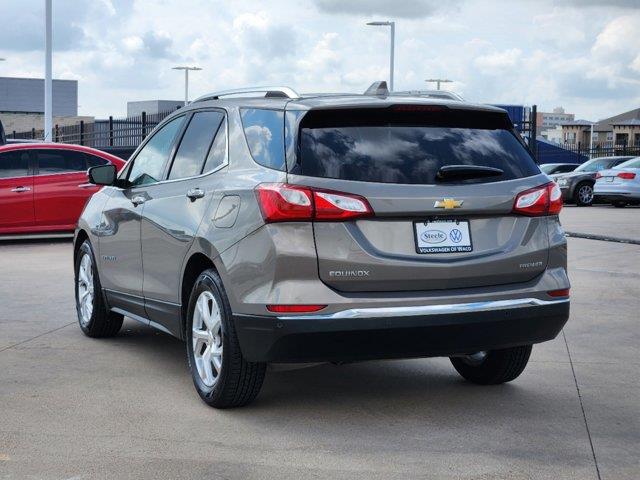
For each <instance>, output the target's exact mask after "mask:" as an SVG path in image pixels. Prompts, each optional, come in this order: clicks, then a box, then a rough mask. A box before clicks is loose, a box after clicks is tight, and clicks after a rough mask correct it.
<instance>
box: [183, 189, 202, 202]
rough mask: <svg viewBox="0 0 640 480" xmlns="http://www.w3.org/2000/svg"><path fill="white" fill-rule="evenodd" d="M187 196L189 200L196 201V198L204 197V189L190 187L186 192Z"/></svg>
mask: <svg viewBox="0 0 640 480" xmlns="http://www.w3.org/2000/svg"><path fill="white" fill-rule="evenodd" d="M187 197H189V198H190V199H191V201H192V202H193V201H196V200H197V199H198V198H202V197H204V190H202V189H200V188H197V187H196V188H192V189H191V190H189V191H188V192H187Z"/></svg>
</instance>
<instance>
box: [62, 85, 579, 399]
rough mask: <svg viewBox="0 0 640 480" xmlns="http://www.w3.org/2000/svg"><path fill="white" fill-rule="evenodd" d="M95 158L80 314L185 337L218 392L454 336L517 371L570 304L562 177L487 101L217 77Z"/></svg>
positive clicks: (478, 374)
mask: <svg viewBox="0 0 640 480" xmlns="http://www.w3.org/2000/svg"><path fill="white" fill-rule="evenodd" d="M89 175H90V179H91V181H92V182H93V183H95V184H99V185H105V188H103V189H102V190H100V191H99V192H98V193H96V194H95V195H94V196H93V197H92V198H91V199H90V201H89V202H88V203H87V205H86V208H85V210H84V212H83V214H82V216H81V218H80V220H79V223H78V228H77V231H76V236H75V244H74V248H75V255H74V261H75V273H76V275H75V278H76V282H75V289H76V301H77V312H78V318H79V323H80V327H81V328H82V331H83V332H84V333H85V334H87V335H88V336H91V337H107V336H112V335H115V334H116V333H117V332H118V331H119V329H120V327H121V325H122V321H123V317H124V316H127V317H129V318H131V319H133V320H137V321H139V322H142V323H144V324H146V325H151V326H152V327H155V328H157V329H159V330H162V331H163V332H166V333H168V334H170V335H173V336H175V337H177V338H180V339H182V340H184V341H185V342H186V347H187V348H186V351H187V357H188V362H189V366H190V369H191V373H192V376H193V381H194V384H195V387H196V390H197V391H198V393H199V395H200V396H201V397H202V399H203V400H204V401H205V402H206V403H208V404H209V405H211V406H214V407H218V408H223V407H234V406H240V405H245V404H247V403H249V402H250V401H252V400H253V399H254V398H255V397H256V395H258V392H259V390H260V387H261V385H262V382H263V379H264V375H265V369H266V365H267V363H270V362H284V363H294V362H302V363H305V362H323V361H329V362H336V363H340V362H351V361H361V360H369V359H385V358H412V357H432V356H447V357H450V358H451V362H452V363H453V366H454V367H455V369H456V370H457V371H458V372H459V373H460V374H461V375H462V376H463V377H464V378H466V379H467V380H470V381H472V382H475V383H478V384H483V385H487V384H498V383H503V382H508V381H511V380H513V379H515V378H516V377H518V375H520V373H521V372H522V371H523V370H524V368H525V366H526V364H527V361H528V359H529V355H530V353H531V346H532V344H534V343H538V342H543V341H546V340H550V339H553V338H554V337H555V336H556V335H557V334H558V333H559V332H560V330H561V329H562V327H563V325H564V324H565V322H566V321H567V319H568V316H569V279H568V278H567V270H566V262H567V244H566V241H565V237H564V234H563V231H562V228H561V226H560V222H559V220H558V213H559V212H560V209H561V208H562V199H561V194H560V190H559V188H558V187H557V185H556V184H555V183H550V182H549V178H548V177H547V176H546V175H544V174H542V173H541V172H540V170H539V168H538V167H537V165H536V163H535V162H534V160H533V158H532V156H531V155H530V153H529V151H528V150H527V148H526V146H525V144H524V143H523V141H522V139H521V138H520V137H519V136H518V134H517V133H516V132H514V130H513V126H512V124H511V123H510V121H509V118H508V116H507V114H506V112H505V111H504V110H500V109H497V108H494V107H488V106H484V105H473V104H468V103H464V102H461V101H457V100H446V99H428V98H418V97H415V96H408V95H405V96H403V95H395V94H390V93H389V92H388V91H387V90H386V88H385V85H384V83H381V84H380V85H378V87H377V88H374V89H373V91H372V90H369V91H368V92H367V93H365V94H364V95H355V94H350V95H338V94H334V95H318V94H314V95H306V96H305V95H302V96H301V95H298V94H296V93H295V92H294V91H293V90H291V89H289V88H285V87H271V88H259V89H249V90H242V91H231V92H219V93H214V94H211V95H207V96H205V97H202V98H200V99H198V100H196V101H194V102H193V103H191V104H190V105H189V106H187V107H185V108H182V109H180V110H179V111H177V112H176V113H174V114H172V115H171V116H169V117H168V118H166V119H165V120H164V121H163V122H162V123H161V124H160V125H158V127H157V128H156V129H155V130H154V131H153V132H152V133H151V134H150V135H149V136H148V137H147V138H146V139H145V141H144V142H143V143H142V144H141V145H140V146H139V147H138V149H137V150H136V152H135V153H134V154H133V156H132V157H131V159H130V160H129V162H128V163H127V164H126V166H125V167H124V168H123V170H122V171H121V172H120V173H119V174H116V172H115V169H114V168H113V167H111V166H101V167H94V168H92V169H90V171H89Z"/></svg>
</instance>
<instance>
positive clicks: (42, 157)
mask: <svg viewBox="0 0 640 480" xmlns="http://www.w3.org/2000/svg"><path fill="white" fill-rule="evenodd" d="M36 156H37V158H38V175H50V174H54V173H69V172H83V171H85V170H86V169H87V159H86V158H85V155H84V153H82V152H75V151H71V150H40V149H38V150H36Z"/></svg>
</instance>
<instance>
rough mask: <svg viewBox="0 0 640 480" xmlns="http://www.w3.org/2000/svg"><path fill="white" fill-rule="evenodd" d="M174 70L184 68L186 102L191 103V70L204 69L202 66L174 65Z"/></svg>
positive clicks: (186, 103)
mask: <svg viewBox="0 0 640 480" xmlns="http://www.w3.org/2000/svg"><path fill="white" fill-rule="evenodd" d="M173 70H184V104H185V106H186V105H188V104H189V70H202V69H201V68H200V67H185V66H181V67H173Z"/></svg>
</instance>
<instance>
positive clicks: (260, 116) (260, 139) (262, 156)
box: [241, 108, 285, 171]
mask: <svg viewBox="0 0 640 480" xmlns="http://www.w3.org/2000/svg"><path fill="white" fill-rule="evenodd" d="M241 116H242V126H243V127H244V135H245V137H246V139H247V144H248V145H249V150H250V151H251V156H252V157H253V159H254V160H255V161H256V162H257V163H259V164H260V165H262V166H264V167H268V168H273V169H276V170H283V171H284V170H285V160H284V112H282V111H279V110H264V109H260V108H246V109H244V108H243V109H241Z"/></svg>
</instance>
